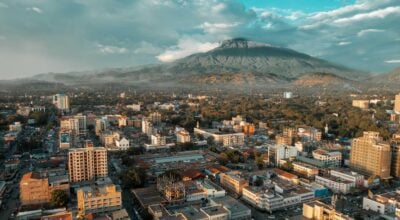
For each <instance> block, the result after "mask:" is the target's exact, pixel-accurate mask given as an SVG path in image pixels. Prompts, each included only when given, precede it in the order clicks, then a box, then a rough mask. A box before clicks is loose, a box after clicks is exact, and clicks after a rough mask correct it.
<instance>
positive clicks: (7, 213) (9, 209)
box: [0, 184, 19, 219]
mask: <svg viewBox="0 0 400 220" xmlns="http://www.w3.org/2000/svg"><path fill="white" fill-rule="evenodd" d="M9 187H13V190H12V192H11V194H10V198H7V199H4V200H3V203H4V204H5V205H6V208H5V209H2V210H1V211H0V219H9V217H11V214H12V213H13V212H14V211H15V210H16V209H17V208H18V207H19V198H18V192H19V185H18V184H14V185H9Z"/></svg>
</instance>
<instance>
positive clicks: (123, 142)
mask: <svg viewBox="0 0 400 220" xmlns="http://www.w3.org/2000/svg"><path fill="white" fill-rule="evenodd" d="M115 146H116V147H117V149H118V150H128V148H129V147H130V143H129V140H128V139H126V138H124V137H123V138H121V139H120V140H116V141H115Z"/></svg>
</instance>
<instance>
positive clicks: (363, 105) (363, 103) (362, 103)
mask: <svg viewBox="0 0 400 220" xmlns="http://www.w3.org/2000/svg"><path fill="white" fill-rule="evenodd" d="M352 105H353V107H356V108H360V109H368V108H369V100H353V102H352Z"/></svg>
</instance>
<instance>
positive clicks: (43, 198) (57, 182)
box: [19, 172, 69, 205]
mask: <svg viewBox="0 0 400 220" xmlns="http://www.w3.org/2000/svg"><path fill="white" fill-rule="evenodd" d="M19 185H20V202H21V203H22V204H23V205H37V204H44V203H48V202H49V201H50V198H51V193H52V192H53V191H54V190H63V191H65V192H66V193H67V194H69V182H68V175H65V174H61V175H60V174H55V173H53V174H51V176H49V173H46V172H29V173H26V174H24V175H23V176H22V178H21V181H20V183H19Z"/></svg>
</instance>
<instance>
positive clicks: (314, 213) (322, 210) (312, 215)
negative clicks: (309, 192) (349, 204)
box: [303, 201, 352, 220]
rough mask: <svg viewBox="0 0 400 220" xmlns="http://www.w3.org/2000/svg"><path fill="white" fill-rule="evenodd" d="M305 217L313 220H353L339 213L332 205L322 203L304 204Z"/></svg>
mask: <svg viewBox="0 0 400 220" xmlns="http://www.w3.org/2000/svg"><path fill="white" fill-rule="evenodd" d="M303 217H304V218H306V219H312V220H352V218H351V217H349V216H347V215H345V214H343V213H341V212H339V211H337V210H336V209H335V208H334V207H332V206H331V205H327V204H325V203H323V202H321V201H312V202H308V203H304V204H303Z"/></svg>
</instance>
